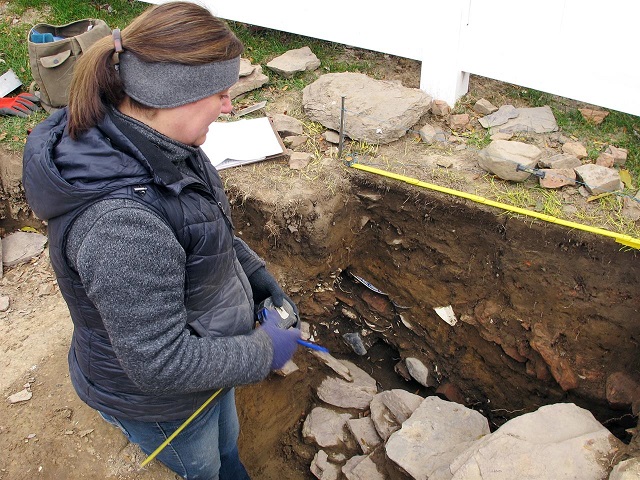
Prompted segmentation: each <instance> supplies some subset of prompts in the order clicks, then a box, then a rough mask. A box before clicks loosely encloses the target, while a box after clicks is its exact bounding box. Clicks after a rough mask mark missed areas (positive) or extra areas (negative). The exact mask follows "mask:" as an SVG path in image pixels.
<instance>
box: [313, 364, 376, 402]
mask: <svg viewBox="0 0 640 480" xmlns="http://www.w3.org/2000/svg"><path fill="white" fill-rule="evenodd" d="M342 363H343V364H344V365H346V366H347V368H348V369H349V373H350V374H351V377H352V378H353V381H352V382H347V381H345V380H343V379H339V378H335V377H328V378H325V379H324V380H323V381H322V383H320V386H319V387H318V391H317V393H318V397H320V399H321V400H322V401H324V402H326V403H328V404H329V405H334V406H336V407H340V408H354V409H356V410H366V409H367V408H369V403H371V400H372V399H373V397H374V395H375V394H376V393H377V392H378V387H377V385H376V381H375V380H374V379H373V378H372V377H371V376H370V375H369V374H368V373H367V372H365V371H364V370H361V369H360V368H358V367H357V366H355V365H354V364H353V363H351V362H347V361H343V362H342Z"/></svg>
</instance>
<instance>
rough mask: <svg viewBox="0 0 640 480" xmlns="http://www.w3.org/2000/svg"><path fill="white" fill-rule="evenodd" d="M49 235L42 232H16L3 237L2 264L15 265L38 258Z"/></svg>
mask: <svg viewBox="0 0 640 480" xmlns="http://www.w3.org/2000/svg"><path fill="white" fill-rule="evenodd" d="M46 243H47V237H46V236H44V235H41V234H40V233H33V232H15V233H11V234H9V235H7V236H6V237H4V238H3V239H2V264H3V265H4V266H5V267H13V266H15V265H19V264H21V263H26V262H28V261H29V260H31V259H33V258H36V257H37V256H39V255H40V254H41V253H42V252H43V251H44V246H45V245H46Z"/></svg>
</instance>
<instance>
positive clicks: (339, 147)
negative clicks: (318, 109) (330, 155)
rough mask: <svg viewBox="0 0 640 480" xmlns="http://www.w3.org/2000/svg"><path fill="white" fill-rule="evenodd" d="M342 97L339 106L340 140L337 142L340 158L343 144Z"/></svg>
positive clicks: (343, 97)
mask: <svg viewBox="0 0 640 480" xmlns="http://www.w3.org/2000/svg"><path fill="white" fill-rule="evenodd" d="M344 99H345V96H344V95H343V96H342V104H341V106H340V141H339V142H338V158H342V146H343V144H344Z"/></svg>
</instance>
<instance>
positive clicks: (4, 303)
mask: <svg viewBox="0 0 640 480" xmlns="http://www.w3.org/2000/svg"><path fill="white" fill-rule="evenodd" d="M10 305H11V300H10V299H9V297H8V296H6V295H2V296H0V312H6V311H7V310H9V306H10Z"/></svg>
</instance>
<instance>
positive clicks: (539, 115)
mask: <svg viewBox="0 0 640 480" xmlns="http://www.w3.org/2000/svg"><path fill="white" fill-rule="evenodd" d="M516 113H517V114H518V115H517V116H516V117H514V118H510V119H509V120H507V121H506V122H505V123H504V124H502V125H499V126H493V127H491V129H490V130H489V133H491V134H493V133H497V132H502V133H519V132H526V133H549V132H555V131H557V130H558V124H557V122H556V118H555V116H554V115H553V112H552V111H551V107H549V106H548V105H545V106H544V107H533V108H516ZM485 118H486V117H485Z"/></svg>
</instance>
